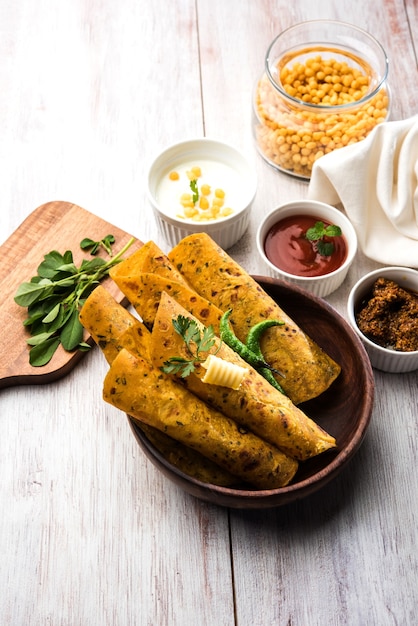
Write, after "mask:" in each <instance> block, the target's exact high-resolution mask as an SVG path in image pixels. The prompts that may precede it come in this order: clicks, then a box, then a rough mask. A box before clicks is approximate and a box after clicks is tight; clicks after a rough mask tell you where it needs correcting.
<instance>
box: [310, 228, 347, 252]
mask: <svg viewBox="0 0 418 626" xmlns="http://www.w3.org/2000/svg"><path fill="white" fill-rule="evenodd" d="M341 234H342V231H341V228H340V227H339V226H336V225H335V224H329V225H328V226H325V224H324V222H316V223H315V225H314V226H312V228H308V230H307V231H306V238H307V239H308V240H309V241H315V242H316V244H317V248H318V252H319V254H322V256H331V254H332V253H333V252H334V249H335V246H334V244H333V242H332V241H324V237H340V236H341Z"/></svg>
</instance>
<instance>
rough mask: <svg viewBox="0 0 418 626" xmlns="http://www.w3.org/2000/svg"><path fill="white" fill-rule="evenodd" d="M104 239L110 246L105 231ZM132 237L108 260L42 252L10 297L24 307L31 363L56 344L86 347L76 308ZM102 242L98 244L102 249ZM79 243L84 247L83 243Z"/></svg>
mask: <svg viewBox="0 0 418 626" xmlns="http://www.w3.org/2000/svg"><path fill="white" fill-rule="evenodd" d="M112 239H113V241H112ZM105 240H106V246H111V245H112V244H113V242H114V237H113V235H108V236H107V237H105V238H104V239H102V240H101V242H104V241H105ZM89 241H92V240H89ZM134 241H135V239H134V238H131V239H130V240H129V241H128V243H127V244H126V245H125V246H124V247H123V248H122V249H121V250H120V251H119V252H118V253H117V254H115V255H114V256H110V253H109V252H108V254H109V256H110V258H109V259H108V260H106V259H104V258H102V257H94V258H92V259H83V260H82V262H81V265H80V266H79V267H77V266H76V265H75V263H74V259H73V253H72V251H71V250H67V251H66V252H64V254H61V253H60V252H58V251H57V250H52V251H51V252H48V253H47V254H45V256H44V259H43V261H42V262H41V263H40V265H39V266H38V269H37V274H36V275H35V276H33V277H32V278H31V279H30V281H29V282H24V283H22V284H21V285H20V286H19V288H18V290H17V292H16V295H15V297H14V300H15V302H16V304H18V305H19V306H22V307H26V308H27V310H28V317H27V318H26V320H25V321H24V322H23V324H24V326H26V327H27V328H28V329H29V331H30V337H29V338H28V340H27V343H28V344H29V346H31V349H30V351H29V363H30V364H31V365H33V366H34V367H40V366H42V365H46V364H47V363H49V361H50V360H51V358H52V357H53V355H54V353H55V351H56V350H57V348H58V346H59V345H60V344H62V347H63V348H64V349H65V350H67V351H70V352H71V351H73V350H76V349H78V350H88V349H89V348H90V346H89V345H88V344H87V343H85V342H84V341H83V326H82V325H81V322H80V320H79V310H80V308H81V307H82V305H83V303H84V301H85V299H86V298H87V297H88V295H89V294H90V293H91V292H92V291H93V289H94V288H95V287H96V286H97V285H98V284H99V283H100V282H101V281H102V280H103V279H104V278H105V277H106V276H108V274H109V270H110V269H111V268H112V267H113V266H114V265H116V264H117V263H119V262H120V261H121V260H122V256H123V255H124V253H125V252H126V251H127V250H128V249H129V248H130V246H131V245H132V244H133V243H134ZM83 242H86V239H83ZM83 242H81V243H83ZM101 242H93V243H99V244H100V243H101ZM80 246H81V244H80ZM106 246H102V247H105V249H106ZM81 247H82V248H83V249H86V246H85V245H84V246H81ZM92 254H93V252H92Z"/></svg>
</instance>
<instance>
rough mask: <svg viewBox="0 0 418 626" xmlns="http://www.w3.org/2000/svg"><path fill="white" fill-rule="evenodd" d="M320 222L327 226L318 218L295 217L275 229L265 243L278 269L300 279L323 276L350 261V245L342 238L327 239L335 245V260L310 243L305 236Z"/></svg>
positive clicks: (274, 227)
mask: <svg viewBox="0 0 418 626" xmlns="http://www.w3.org/2000/svg"><path fill="white" fill-rule="evenodd" d="M316 222H323V223H324V224H325V226H329V223H328V222H325V221H324V220H323V219H321V218H320V217H315V216H314V215H292V216H289V217H285V218H284V219H283V220H280V222H277V224H274V226H272V227H271V229H270V230H269V232H268V233H267V237H266V240H265V242H264V251H265V253H266V256H267V258H268V259H269V261H270V262H271V263H273V264H274V265H275V266H276V267H278V268H279V269H281V270H283V271H284V272H287V273H288V274H294V275H296V276H323V275H324V274H329V273H330V272H333V271H334V270H336V269H338V268H339V267H341V265H342V264H343V263H344V261H345V259H346V257H347V243H346V240H345V238H344V236H343V235H341V236H340V237H324V239H323V240H324V241H329V242H332V243H333V244H334V252H333V253H332V255H331V256H323V255H321V254H320V253H319V252H318V247H317V242H316V241H309V240H308V239H307V238H306V236H305V233H306V231H307V230H308V228H311V227H312V226H315V224H316Z"/></svg>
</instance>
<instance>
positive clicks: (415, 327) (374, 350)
mask: <svg viewBox="0 0 418 626" xmlns="http://www.w3.org/2000/svg"><path fill="white" fill-rule="evenodd" d="M347 314H348V319H349V321H350V323H351V325H352V327H353V329H354V330H355V332H356V333H357V334H358V336H359V337H360V339H361V340H362V342H363V344H364V346H365V348H366V351H367V353H368V355H369V358H370V361H371V363H372V365H373V367H375V368H376V369H378V370H381V371H384V372H391V373H393V374H400V373H403V372H412V371H414V370H417V369H418V271H417V270H415V269H412V268H408V267H395V266H392V267H383V268H381V269H377V270H374V271H372V272H369V273H368V274H366V275H365V276H363V277H362V278H360V280H359V281H357V283H356V284H355V285H354V287H353V288H352V290H351V292H350V294H349V297H348V303H347Z"/></svg>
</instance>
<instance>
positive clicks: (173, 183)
mask: <svg viewBox="0 0 418 626" xmlns="http://www.w3.org/2000/svg"><path fill="white" fill-rule="evenodd" d="M256 188H257V180H256V175H255V171H254V169H253V168H252V167H251V166H250V164H249V163H248V162H247V160H246V159H245V158H244V157H243V156H242V154H241V153H240V152H239V151H238V150H236V149H235V148H233V147H232V146H229V145H228V144H225V143H223V142H219V141H215V140H212V139H206V138H202V139H194V140H190V141H184V142H181V143H177V144H174V145H173V146H170V147H169V148H167V149H166V150H164V151H163V152H162V153H161V154H160V155H159V156H157V158H156V159H155V160H154V161H153V163H152V164H151V166H150V169H149V173H148V198H149V201H150V204H151V206H152V208H153V210H154V215H155V218H156V220H157V223H158V225H159V226H160V228H161V230H162V232H163V235H164V237H165V239H166V240H167V242H168V243H169V245H171V246H175V245H176V244H177V243H178V242H179V241H180V240H181V239H183V238H184V237H186V236H187V235H190V234H191V233H196V232H206V233H208V234H209V235H210V236H211V237H212V238H213V239H214V240H215V241H216V243H217V244H218V245H219V246H221V247H222V248H223V249H227V248H230V247H231V246H232V245H234V244H235V243H236V242H237V241H238V239H240V238H241V237H242V235H243V234H244V232H245V231H246V229H247V227H248V223H249V217H250V207H251V204H252V202H253V200H254V197H255V193H256Z"/></svg>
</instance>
